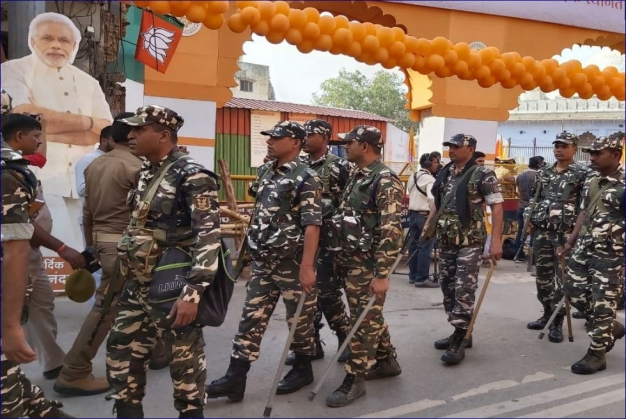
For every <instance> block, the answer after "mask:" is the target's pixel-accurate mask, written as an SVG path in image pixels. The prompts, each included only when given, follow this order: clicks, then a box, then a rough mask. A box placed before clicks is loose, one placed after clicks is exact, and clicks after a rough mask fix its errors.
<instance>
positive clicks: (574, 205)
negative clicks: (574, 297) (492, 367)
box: [524, 132, 590, 343]
mask: <svg viewBox="0 0 626 419" xmlns="http://www.w3.org/2000/svg"><path fill="white" fill-rule="evenodd" d="M553 144H554V157H555V158H556V163H555V164H554V165H552V166H550V167H546V168H544V169H543V170H541V171H540V172H538V173H537V176H536V178H535V183H534V185H533V189H532V191H531V199H530V203H529V207H528V208H527V209H526V213H525V214H524V217H527V216H528V213H529V212H530V207H531V206H532V204H533V203H535V202H536V207H535V211H534V213H533V214H532V218H531V222H532V224H531V226H532V228H534V229H536V232H535V237H534V241H533V253H534V258H535V262H536V266H537V279H536V282H537V299H538V300H539V302H540V303H541V304H542V305H543V310H544V311H543V316H541V317H540V318H539V319H538V320H536V321H534V322H530V323H528V326H527V327H528V328H529V329H531V330H541V329H543V328H544V327H545V325H546V323H547V322H548V319H550V316H551V315H552V312H553V310H554V309H555V308H556V306H557V305H558V303H559V301H560V300H561V298H562V297H563V290H562V287H563V284H562V283H561V274H560V273H559V275H557V279H555V273H556V272H557V271H560V269H558V268H557V267H555V260H556V250H557V249H558V248H559V247H561V246H563V245H564V244H565V241H566V240H567V236H568V235H569V234H571V232H572V230H573V228H574V224H575V223H576V217H577V216H578V212H579V208H580V202H581V197H582V190H583V185H584V183H585V179H586V178H587V176H588V174H589V173H590V170H589V168H588V167H587V166H584V165H582V164H580V163H577V162H575V161H574V155H575V154H576V149H577V145H578V137H577V136H575V135H574V134H570V133H568V132H562V133H560V134H558V135H557V136H556V139H555V140H554V141H553ZM564 316H565V310H564V309H562V310H561V312H560V313H558V314H557V316H556V317H555V319H554V322H553V323H552V324H551V325H550V333H549V334H548V339H549V340H550V342H554V343H559V342H562V341H563V328H562V326H563V319H564Z"/></svg>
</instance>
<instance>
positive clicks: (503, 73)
mask: <svg viewBox="0 0 626 419" xmlns="http://www.w3.org/2000/svg"><path fill="white" fill-rule="evenodd" d="M492 74H493V76H494V77H495V78H496V80H498V81H503V80H510V79H511V72H510V71H509V70H506V69H504V70H500V71H498V72H493V73H492Z"/></svg>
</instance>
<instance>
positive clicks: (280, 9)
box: [274, 1, 291, 16]
mask: <svg viewBox="0 0 626 419" xmlns="http://www.w3.org/2000/svg"><path fill="white" fill-rule="evenodd" d="M274 7H276V14H279V15H285V16H287V15H289V11H290V10H291V7H290V6H289V3H287V2H286V1H275V2H274Z"/></svg>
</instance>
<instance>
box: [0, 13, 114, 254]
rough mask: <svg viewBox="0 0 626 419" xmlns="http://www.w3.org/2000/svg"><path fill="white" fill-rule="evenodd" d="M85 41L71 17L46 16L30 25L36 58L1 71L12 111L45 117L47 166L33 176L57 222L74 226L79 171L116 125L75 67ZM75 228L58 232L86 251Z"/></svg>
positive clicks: (90, 81) (95, 88) (93, 83)
mask: <svg viewBox="0 0 626 419" xmlns="http://www.w3.org/2000/svg"><path fill="white" fill-rule="evenodd" d="M80 41H81V35H80V31H79V30H78V28H77V27H76V25H75V24H74V23H73V22H72V21H71V19H70V18H68V17H67V16H64V15H62V14H58V13H42V14H40V15H37V16H36V17H35V18H34V19H33V20H32V21H31V22H30V26H29V30H28V46H29V48H30V50H31V54H30V55H27V56H26V57H23V58H18V59H14V60H9V61H5V62H4V63H2V65H1V66H0V74H1V79H2V81H1V82H2V88H3V89H4V90H5V91H7V92H8V93H9V94H10V95H11V97H12V98H13V112H15V113H30V114H43V118H44V119H45V120H46V121H47V130H46V140H47V142H48V152H47V157H48V159H47V163H46V165H45V166H44V167H43V168H42V169H36V170H34V171H35V173H36V175H37V178H39V179H40V180H41V183H42V185H43V190H44V192H45V194H46V199H47V201H48V204H49V206H50V208H51V210H53V213H56V214H54V215H55V218H56V220H55V221H57V223H58V224H61V225H63V224H65V225H67V224H66V223H70V225H72V226H73V225H74V224H76V220H78V218H79V216H80V214H81V212H82V209H81V205H80V201H79V200H78V193H77V191H76V182H75V170H74V169H75V168H74V166H75V164H76V162H77V161H78V160H80V158H81V157H82V156H84V155H85V154H87V153H90V152H91V151H93V149H94V146H95V144H96V143H98V142H99V137H100V131H101V130H102V129H103V128H104V127H106V126H109V125H111V123H112V121H113V117H112V115H111V110H110V108H109V105H108V103H107V101H106V99H105V96H104V93H103V91H102V88H101V87H100V84H99V83H98V81H97V80H96V79H94V78H93V77H91V76H90V75H89V74H87V73H85V72H84V71H82V70H80V69H79V68H77V67H75V66H74V65H72V63H73V62H74V58H75V57H76V53H77V52H78V47H79V44H80ZM66 217H67V218H66ZM76 227H77V228H76V229H73V228H72V229H71V230H72V233H69V234H71V236H69V237H68V235H67V234H68V233H66V234H63V233H61V231H59V233H60V235H61V236H65V237H64V238H67V239H69V242H68V244H70V243H71V244H72V246H75V245H76V246H82V238H81V237H80V229H79V228H78V225H77V224H76ZM63 230H69V229H67V228H65V229H63ZM73 230H77V231H78V233H76V232H75V231H73ZM76 240H78V241H76ZM79 243H80V244H79Z"/></svg>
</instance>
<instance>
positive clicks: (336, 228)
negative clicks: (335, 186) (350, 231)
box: [325, 212, 344, 252]
mask: <svg viewBox="0 0 626 419" xmlns="http://www.w3.org/2000/svg"><path fill="white" fill-rule="evenodd" d="M343 217H344V216H343V213H342V212H339V213H337V214H334V215H333V216H332V217H330V219H328V222H327V229H326V233H327V234H326V235H325V238H326V242H327V243H328V248H329V249H330V250H332V251H333V252H338V251H340V250H341V244H342V240H341V235H342V222H341V221H342V220H343Z"/></svg>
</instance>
